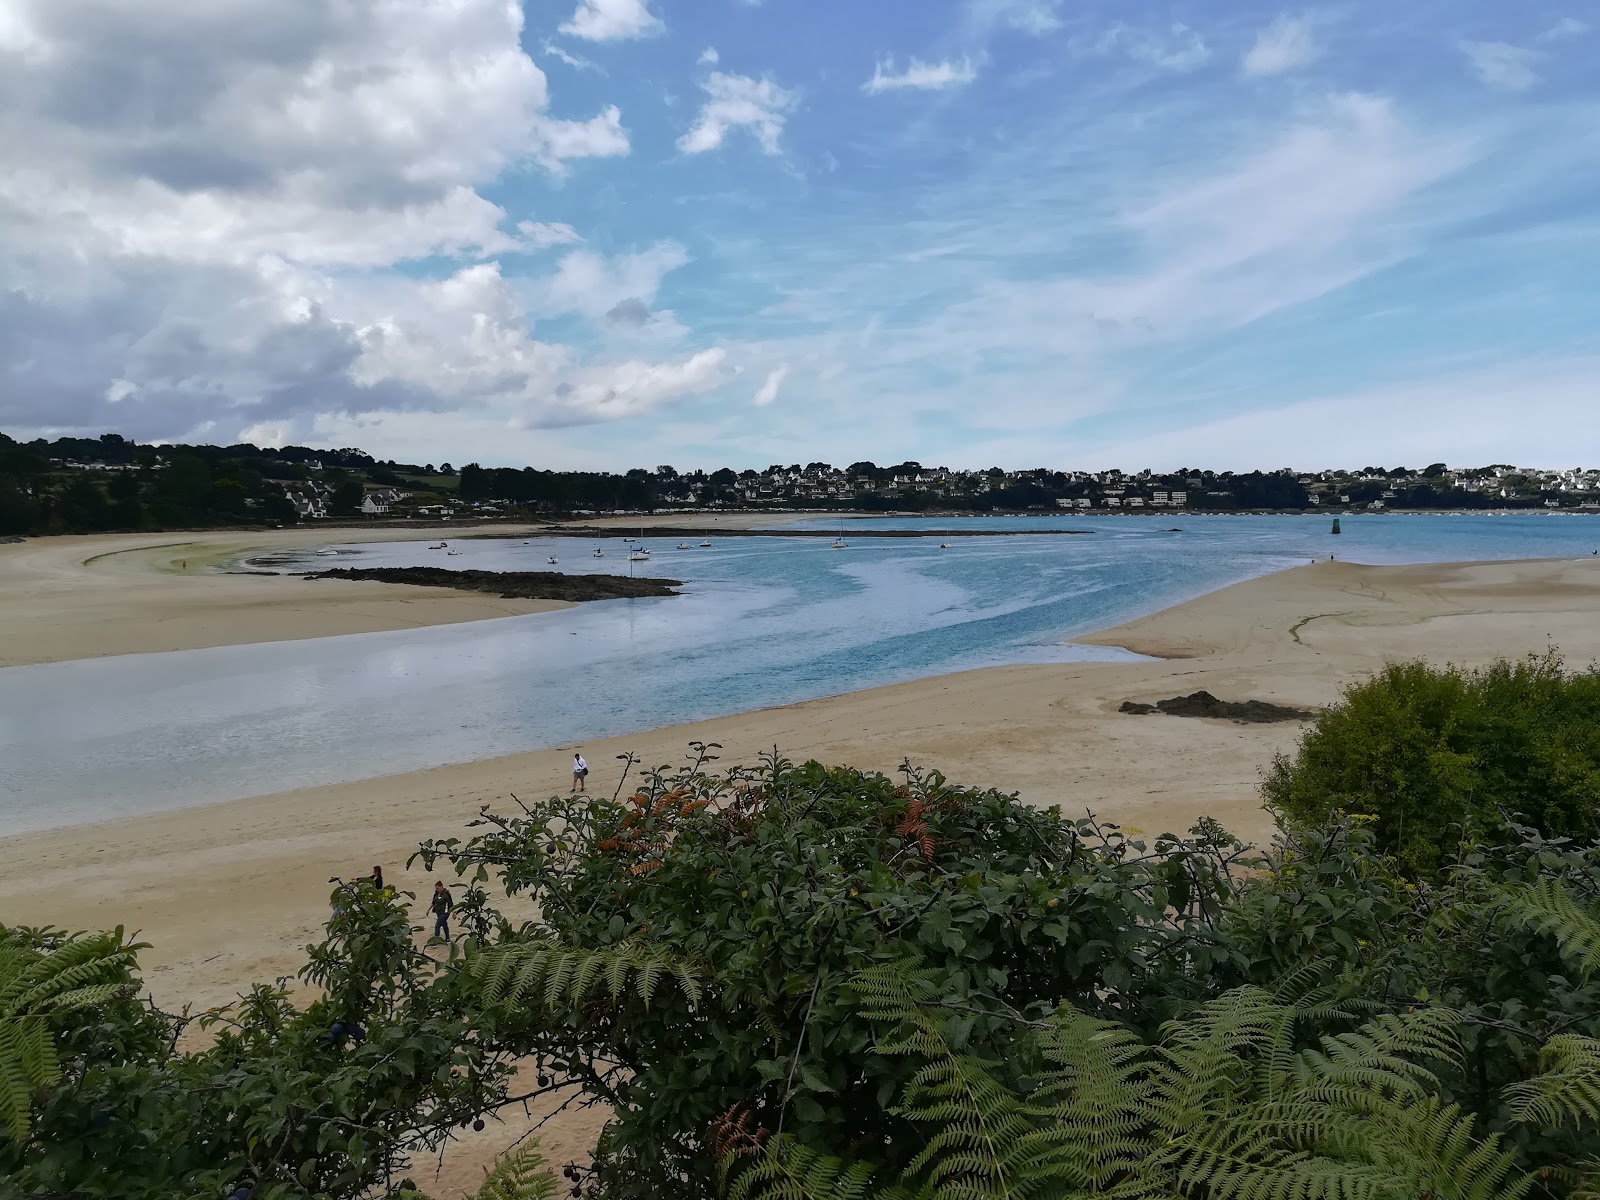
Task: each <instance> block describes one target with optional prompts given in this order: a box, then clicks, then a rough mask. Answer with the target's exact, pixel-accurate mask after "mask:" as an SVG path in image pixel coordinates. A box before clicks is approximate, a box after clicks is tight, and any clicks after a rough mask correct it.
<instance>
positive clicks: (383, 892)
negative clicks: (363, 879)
mask: <svg viewBox="0 0 1600 1200" xmlns="http://www.w3.org/2000/svg"><path fill="white" fill-rule="evenodd" d="M367 882H368V883H370V884H372V886H373V889H374V890H375V891H376V892H377V893H378V895H380V896H382V897H384V898H385V899H387V898H388V895H389V889H388V888H386V887H385V886H384V884H383V868H382V867H373V868H372V874H371V875H370V876H369V877H368V879H367Z"/></svg>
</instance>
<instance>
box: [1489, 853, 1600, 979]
mask: <svg viewBox="0 0 1600 1200" xmlns="http://www.w3.org/2000/svg"><path fill="white" fill-rule="evenodd" d="M1500 907H1501V909H1502V911H1504V912H1506V913H1508V914H1510V915H1511V916H1512V917H1513V918H1514V919H1515V920H1517V921H1519V922H1521V923H1522V924H1523V925H1525V926H1527V927H1528V928H1530V929H1536V930H1538V931H1539V932H1540V933H1544V934H1548V935H1549V936H1551V937H1553V938H1555V941H1556V948H1557V949H1558V950H1559V951H1560V953H1561V957H1562V958H1564V959H1565V960H1566V961H1567V962H1569V963H1571V964H1572V965H1574V966H1576V967H1577V968H1578V969H1579V970H1580V971H1582V973H1583V974H1584V975H1585V976H1587V975H1591V974H1593V973H1594V972H1595V971H1596V970H1597V969H1600V917H1597V916H1596V915H1595V912H1594V910H1593V909H1592V908H1591V907H1589V906H1588V905H1585V904H1584V903H1583V902H1582V900H1580V899H1579V898H1578V897H1577V896H1576V895H1574V894H1573V892H1572V889H1571V888H1569V887H1567V886H1566V885H1565V884H1564V883H1562V882H1561V881H1560V880H1559V879H1553V878H1550V877H1548V876H1547V877H1545V878H1541V879H1538V880H1535V881H1534V882H1533V883H1531V884H1528V885H1527V886H1525V887H1515V888H1507V889H1506V890H1505V892H1504V893H1503V895H1502V899H1501V905H1500Z"/></svg>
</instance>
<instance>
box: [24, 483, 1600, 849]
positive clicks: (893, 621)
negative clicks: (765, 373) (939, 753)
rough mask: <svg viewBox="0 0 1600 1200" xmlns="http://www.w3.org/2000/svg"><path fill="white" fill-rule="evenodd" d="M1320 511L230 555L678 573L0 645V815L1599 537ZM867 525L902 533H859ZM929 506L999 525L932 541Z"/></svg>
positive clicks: (451, 758) (924, 522) (987, 649)
mask: <svg viewBox="0 0 1600 1200" xmlns="http://www.w3.org/2000/svg"><path fill="white" fill-rule="evenodd" d="M808 524H809V526H810V527H811V528H816V529H827V530H833V529H836V528H837V523H836V522H832V521H826V520H822V521H811V522H802V523H801V526H800V527H802V528H803V527H806V526H807V525H808ZM1342 524H1343V532H1342V534H1341V535H1340V536H1337V537H1335V536H1333V535H1332V534H1331V532H1330V525H1331V520H1330V518H1328V517H1326V516H1323V515H1312V514H1308V515H1304V516H1300V515H1284V516H1199V515H1196V514H1193V513H1171V514H1166V515H1159V516H1138V517H1133V516H1122V517H1109V516H1082V517H1079V516H1072V515H1070V514H1062V515H1059V516H1056V515H1052V516H1047V517H1039V518H1032V517H997V518H961V517H942V518H929V519H908V518H904V517H888V518H877V519H862V520H854V521H850V522H848V523H847V524H846V525H845V529H844V536H845V540H846V543H847V544H846V546H845V547H844V548H842V549H835V548H833V547H832V546H830V539H828V538H825V537H824V538H785V537H768V536H753V537H752V536H720V535H718V534H717V533H716V532H714V531H712V532H710V533H708V534H707V535H706V537H707V538H708V539H709V540H710V541H711V545H710V546H709V547H705V548H702V547H700V546H699V545H698V541H699V540H700V539H699V538H698V537H696V538H693V539H690V541H689V545H688V548H687V549H679V548H677V542H676V540H664V539H661V538H659V537H656V538H649V539H647V543H648V544H649V546H650V548H651V551H652V554H651V560H650V561H649V562H648V563H630V562H628V561H627V553H626V545H625V543H624V542H623V541H621V540H619V539H615V538H612V539H605V540H603V541H597V540H594V539H582V538H535V539H531V540H523V539H496V540H461V541H452V545H453V546H455V547H456V548H458V549H460V551H461V554H460V555H459V556H450V557H446V556H445V555H444V554H443V552H441V551H437V550H430V549H429V548H428V546H429V544H430V543H429V542H428V541H417V542H387V543H377V544H368V545H330V546H328V547H324V548H323V550H324V552H323V553H317V552H316V551H313V550H308V551H306V552H304V553H303V554H297V555H292V556H283V555H279V556H275V557H274V558H273V559H272V560H271V561H270V562H258V563H254V564H249V563H246V564H239V565H240V567H241V568H243V569H250V568H251V567H252V566H253V567H255V568H257V569H271V570H277V571H285V572H305V571H312V570H319V569H323V568H326V567H328V566H330V565H338V566H362V567H376V566H417V565H436V566H448V567H452V568H480V569H484V570H495V571H502V570H551V569H554V570H562V571H568V572H573V573H589V572H597V571H608V572H617V573H627V572H629V571H632V572H636V573H639V574H647V575H653V576H662V577H669V578H673V579H678V580H682V581H683V588H682V594H680V595H677V596H671V597H663V598H651V599H637V600H606V601H599V602H592V603H586V604H581V605H578V606H576V607H573V608H570V609H566V610H562V611H558V612H551V613H540V614H532V615H527V616H514V617H506V618H502V619H496V620H489V621H476V622H470V623H466V624H458V625H444V626H434V627H431V628H423V629H408V630H402V631H397V632H387V633H370V634H358V635H350V636H342V637H327V638H316V639H310V640H305V641H295V642H274V643H267V644H262V645H252V646H227V647H218V648H214V649H204V650H186V651H178V652H173V653H163V654H140V655H129V656H124V657H117V658H101V659H86V660H80V661H73V662H63V663H46V664H40V665H37V666H21V667H9V668H4V669H0V832H3V833H20V832H26V831H29V830H38V829H45V828H51V827H58V826H66V825H74V824H81V823H84V822H89V821H95V820H102V819H107V818H113V817H121V816H130V815H136V814H141V813H148V812H154V811H159V810H165V809H174V808H181V807H185V806H191V805H198V804H206V803H210V802H214V801H222V800H235V799H242V798H246V797H252V796H261V795H265V794H269V793H273V792H278V791H283V790H285V789H289V788H298V787H306V786H311V785H317V784H329V783H338V782H344V781H349V780H356V779H366V778H372V777H376V776H380V775H388V774H393V773H397V772H402V771H409V770H414V769H418V768H423V767H431V766H438V765H442V764H447V763H459V762H468V761H473V760H476V759H481V758H488V757H491V756H495V755H502V754H511V753H516V752H518V751H525V750H533V749H539V748H543V747H550V746H559V745H566V744H572V743H574V742H577V741H579V740H581V739H594V738H600V737H607V736H611V735H618V734H627V733H630V732H637V731H641V730H646V729H653V728H657V727H659V726H664V725H671V724H677V723H680V722H685V721H693V720H697V719H701V718H707V717H716V716H723V715H727V714H731V713H737V712H743V711H747V710H750V709H754V708H762V707H767V706H771V705H779V704H788V703H792V702H795V701H800V700H807V699H812V698H816V697H820V696H828V695H836V694H839V693H843V692H850V691H856V690H859V689H862V688H870V687H876V686H879V685H882V684H889V683H896V682H900V681H904V680H911V679H918V678H925V677H928V676H933V675H942V674H946V673H948V672H953V671H962V670H968V669H971V668H976V667H983V666H991V665H997V664H1010V663H1048V662H1070V661H1087V660H1117V659H1129V658H1132V657H1134V656H1132V655H1130V654H1129V653H1128V652H1126V651H1122V650H1118V649H1114V648H1107V647H1097V646H1085V645H1079V644H1076V643H1074V642H1073V640H1072V639H1073V636H1074V635H1075V634H1081V633H1085V632H1088V631H1092V630H1097V629H1104V628H1106V627H1108V626H1111V625H1116V624H1119V623H1121V622H1123V621H1126V620H1129V619H1131V618H1133V617H1136V616H1139V615H1142V614H1145V613H1149V612H1153V611H1155V610H1157V609H1161V608H1165V607H1167V606H1169V605H1172V604H1176V603H1178V602H1180V601H1183V600H1187V599H1190V598H1192V597H1194V596H1197V595H1200V594H1202V593H1205V592H1208V591H1212V590H1214V589H1216V588H1221V587H1225V586H1227V585H1228V584H1231V583H1236V582H1239V581H1241V580H1245V579H1250V578H1253V577H1256V576H1260V575H1265V574H1268V573H1270V572H1273V571H1278V570H1281V569H1283V568H1286V567H1292V566H1296V565H1299V564H1302V563H1306V562H1308V561H1310V560H1312V559H1319V558H1326V557H1327V556H1329V555H1330V554H1333V555H1337V556H1338V557H1339V558H1341V559H1345V560H1349V561H1354V562H1362V563H1420V562H1452V561H1467V560H1479V559H1515V558H1541V557H1566V556H1573V555H1588V554H1590V553H1592V552H1593V551H1594V550H1595V549H1596V548H1600V517H1588V516H1576V517H1569V516H1557V515H1547V514H1542V513H1537V514H1523V513H1519V514H1509V515H1504V516H1500V515H1487V514H1476V515H1467V514H1463V515H1431V514H1407V515H1400V514H1387V515H1381V516H1379V515H1373V516H1365V515H1358V516H1345V517H1343V518H1342ZM872 528H880V529H898V530H912V531H917V532H919V533H921V534H923V535H925V536H919V537H914V538H894V539H875V538H870V537H865V536H862V535H863V534H864V533H865V532H867V531H868V530H870V529H872ZM942 529H954V530H961V531H963V532H967V533H976V534H985V535H996V536H973V537H959V538H950V539H944V540H948V541H949V542H950V543H951V544H950V545H949V547H948V548H941V545H940V542H941V538H940V536H939V535H938V533H937V531H938V530H942ZM1061 530H1074V531H1079V532H1078V533H1077V534H1076V535H1062V534H1061V533H1059V532H1056V531H1061ZM1001 534H1004V535H1005V536H999V535H1001ZM597 548H599V549H602V550H603V551H604V555H605V556H604V557H603V558H595V557H594V551H595V549H597ZM326 551H332V553H327V552H326ZM551 556H554V557H555V558H556V559H557V560H558V564H557V566H556V567H554V568H551V567H549V566H548V565H547V562H546V560H547V559H548V558H549V557H551ZM285 586H286V587H304V588H305V589H307V590H308V591H310V590H312V589H315V588H317V587H319V586H321V585H320V584H318V583H317V582H315V581H305V582H288V583H286V584H285Z"/></svg>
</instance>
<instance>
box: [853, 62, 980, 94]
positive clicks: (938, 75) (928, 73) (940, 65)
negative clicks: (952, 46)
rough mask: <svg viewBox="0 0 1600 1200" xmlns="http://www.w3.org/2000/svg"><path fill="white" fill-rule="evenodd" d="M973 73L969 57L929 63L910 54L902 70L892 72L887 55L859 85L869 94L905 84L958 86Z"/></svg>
mask: <svg viewBox="0 0 1600 1200" xmlns="http://www.w3.org/2000/svg"><path fill="white" fill-rule="evenodd" d="M977 77H978V69H977V68H976V67H975V66H973V65H972V60H971V59H970V58H963V59H962V60H961V61H960V62H956V61H955V60H954V59H948V60H946V61H944V62H933V63H929V62H923V61H922V60H921V59H918V58H913V59H912V60H911V62H910V63H909V64H908V65H907V66H906V69H905V70H904V71H901V72H899V73H898V74H896V72H895V69H894V59H893V58H892V57H891V58H887V59H885V60H883V61H882V62H880V63H878V64H877V65H876V67H874V68H873V72H872V78H871V79H869V80H867V81H866V83H864V84H862V85H861V90H862V91H863V92H866V93H867V95H869V96H875V95H878V94H879V93H880V92H892V91H900V90H903V89H906V88H914V89H919V90H924V91H937V90H939V89H941V88H948V87H960V86H961V85H963V84H967V83H971V82H972V81H973V80H974V79H976V78H977Z"/></svg>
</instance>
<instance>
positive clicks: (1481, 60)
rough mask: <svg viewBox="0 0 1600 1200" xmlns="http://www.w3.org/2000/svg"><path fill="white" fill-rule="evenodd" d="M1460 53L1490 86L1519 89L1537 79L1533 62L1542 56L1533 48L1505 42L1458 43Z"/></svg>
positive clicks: (1510, 89) (1512, 89) (1515, 90)
mask: <svg viewBox="0 0 1600 1200" xmlns="http://www.w3.org/2000/svg"><path fill="white" fill-rule="evenodd" d="M1461 53H1463V54H1465V55H1466V56H1467V63H1468V64H1469V65H1470V66H1471V67H1472V69H1473V71H1474V72H1475V73H1476V74H1477V76H1478V78H1479V79H1481V80H1482V81H1483V82H1484V83H1486V84H1488V85H1489V86H1490V87H1494V88H1504V89H1505V90H1506V91H1511V92H1520V91H1522V90H1524V89H1525V88H1529V87H1532V86H1533V85H1534V84H1535V83H1537V82H1538V80H1539V73H1538V72H1537V71H1536V70H1534V64H1535V63H1537V62H1538V61H1539V59H1540V58H1542V57H1543V55H1541V54H1540V53H1539V52H1538V51H1537V50H1529V49H1526V48H1525V47H1522V46H1513V45H1511V44H1510V43H1509V42H1465V41H1464V42H1462V43H1461Z"/></svg>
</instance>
